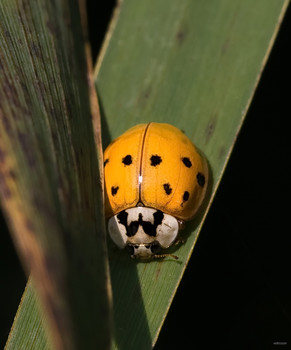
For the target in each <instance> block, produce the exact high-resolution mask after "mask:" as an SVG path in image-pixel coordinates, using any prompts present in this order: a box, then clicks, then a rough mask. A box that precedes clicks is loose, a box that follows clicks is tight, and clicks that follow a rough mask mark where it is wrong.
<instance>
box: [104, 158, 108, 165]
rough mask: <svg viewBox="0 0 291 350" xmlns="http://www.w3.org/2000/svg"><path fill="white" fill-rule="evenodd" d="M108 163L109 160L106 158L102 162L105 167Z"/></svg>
mask: <svg viewBox="0 0 291 350" xmlns="http://www.w3.org/2000/svg"><path fill="white" fill-rule="evenodd" d="M108 162H109V159H108V158H107V159H105V160H104V166H105V165H106V164H107V163H108Z"/></svg>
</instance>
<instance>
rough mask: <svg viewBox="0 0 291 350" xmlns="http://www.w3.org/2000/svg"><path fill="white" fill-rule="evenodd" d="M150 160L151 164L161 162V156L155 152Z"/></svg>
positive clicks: (155, 164) (154, 164)
mask: <svg viewBox="0 0 291 350" xmlns="http://www.w3.org/2000/svg"><path fill="white" fill-rule="evenodd" d="M150 161H151V166H157V165H159V164H160V163H162V158H161V157H160V156H158V155H157V154H155V155H152V156H151V158H150Z"/></svg>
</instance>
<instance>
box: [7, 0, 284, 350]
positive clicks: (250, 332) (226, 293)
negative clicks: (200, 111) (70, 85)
mask: <svg viewBox="0 0 291 350" xmlns="http://www.w3.org/2000/svg"><path fill="white" fill-rule="evenodd" d="M114 3H115V2H114V1H107V2H106V5H102V7H100V5H99V6H98V4H97V2H96V1H93V0H89V1H88V8H89V16H90V15H91V17H89V20H90V22H89V23H90V37H91V41H92V46H93V48H94V50H93V56H94V57H96V55H97V54H98V50H99V47H100V45H101V42H102V39H103V35H104V33H105V31H106V29H107V25H108V21H109V19H110V16H111V11H112V9H113V6H114ZM290 43H291V8H290V6H289V9H288V11H287V14H286V16H285V19H284V22H283V24H282V27H281V29H280V32H279V35H278V37H277V40H276V43H275V45H274V48H273V50H272V53H271V56H270V58H269V60H268V63H267V65H266V68H265V70H264V73H263V76H262V79H261V81H260V84H259V86H258V89H257V91H256V94H255V97H254V100H253V102H252V105H251V107H250V109H249V112H248V114H247V117H246V120H245V123H244V125H243V127H242V130H241V132H240V134H239V137H238V140H237V143H236V145H235V148H234V151H233V153H232V155H231V158H230V161H229V163H228V166H227V169H226V171H225V174H224V176H223V179H222V181H221V184H220V187H219V189H218V192H217V195H216V197H215V200H214V202H213V205H212V207H211V209H210V212H209V214H208V216H207V219H206V222H205V224H204V227H203V229H202V232H201V234H200V237H199V240H198V242H197V245H196V247H195V249H194V253H193V256H192V258H191V261H190V263H189V265H188V268H187V269H186V272H185V275H184V278H183V279H182V283H181V285H180V287H179V289H178V292H177V294H176V296H175V299H174V302H173V304H172V307H171V308H170V311H169V314H168V317H167V319H166V321H165V324H164V327H163V328H162V331H161V334H160V337H159V340H158V342H157V344H156V346H155V350H164V349H165V350H166V349H167V350H172V349H181V348H186V347H187V346H186V344H188V343H189V344H191V347H189V348H191V349H197V350H201V349H209V348H213V349H214V348H215V349H255V350H258V349H263V350H265V349H280V350H283V349H284V350H285V349H289V348H290V349H291V283H290V279H291V277H290V259H289V256H290V251H291V245H290V238H289V237H290V235H291V229H290V218H291V215H290V213H289V211H290V204H289V202H290V198H289V197H290V194H291V191H290V189H291V169H290V158H291V147H290V141H291V128H290V123H289V118H290V116H291V105H290V100H291V89H290V86H291V74H290V73H291V72H290V62H291V52H290ZM0 227H1V243H0V278H1V298H0V310H1V311H0V312H1V317H0V347H3V346H4V344H5V342H6V338H7V335H8V332H9V329H10V326H11V324H12V321H13V317H14V315H15V313H16V310H17V307H18V304H19V301H20V298H21V295H22V292H23V290H24V287H25V283H26V278H25V276H24V273H23V270H22V268H21V266H20V264H19V261H18V258H17V255H16V253H15V251H14V247H13V244H12V242H11V239H10V237H9V233H8V231H7V228H6V226H5V222H4V220H3V218H0ZM187 348H188V347H187Z"/></svg>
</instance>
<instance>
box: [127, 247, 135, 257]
mask: <svg viewBox="0 0 291 350" xmlns="http://www.w3.org/2000/svg"><path fill="white" fill-rule="evenodd" d="M126 249H127V251H128V252H129V253H130V255H133V253H134V248H133V246H132V245H127V246H126Z"/></svg>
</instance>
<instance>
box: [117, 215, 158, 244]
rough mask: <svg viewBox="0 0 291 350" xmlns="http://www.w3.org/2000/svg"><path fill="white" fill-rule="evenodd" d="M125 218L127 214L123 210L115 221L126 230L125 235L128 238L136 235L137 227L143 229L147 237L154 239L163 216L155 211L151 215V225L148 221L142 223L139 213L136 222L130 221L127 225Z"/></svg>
mask: <svg viewBox="0 0 291 350" xmlns="http://www.w3.org/2000/svg"><path fill="white" fill-rule="evenodd" d="M127 217H128V213H127V212H126V211H125V210H123V211H121V212H120V213H119V214H117V219H118V221H119V223H120V224H122V225H123V226H124V227H125V228H126V235H127V236H128V237H132V236H134V235H135V234H136V233H137V231H138V228H139V226H141V227H142V228H143V230H144V232H145V233H146V234H147V235H149V236H153V237H155V236H156V234H157V227H158V226H159V225H160V224H161V223H162V221H163V218H164V214H163V212H161V211H160V210H157V211H156V212H155V213H154V214H153V217H154V223H153V224H152V223H151V222H150V221H143V217H142V213H139V215H138V220H137V221H132V222H131V223H130V224H129V225H128V224H127Z"/></svg>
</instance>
